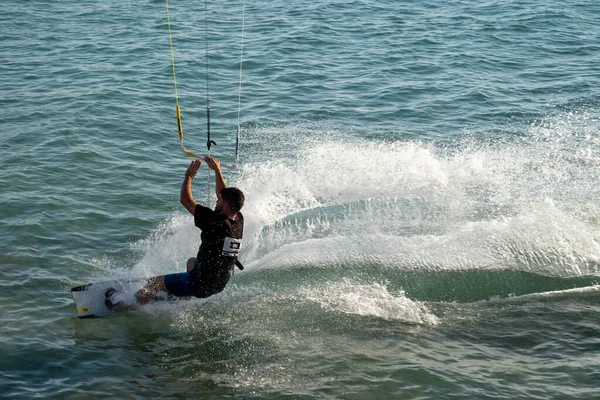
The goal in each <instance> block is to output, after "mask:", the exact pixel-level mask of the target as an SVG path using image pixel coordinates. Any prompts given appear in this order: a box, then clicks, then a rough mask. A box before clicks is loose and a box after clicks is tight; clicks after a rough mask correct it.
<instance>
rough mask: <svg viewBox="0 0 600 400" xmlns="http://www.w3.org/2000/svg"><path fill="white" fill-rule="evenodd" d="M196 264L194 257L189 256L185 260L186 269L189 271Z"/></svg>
mask: <svg viewBox="0 0 600 400" xmlns="http://www.w3.org/2000/svg"><path fill="white" fill-rule="evenodd" d="M195 265H196V259H195V258H190V259H189V260H188V261H187V266H186V271H187V272H190V271H191V270H193V269H194V266H195Z"/></svg>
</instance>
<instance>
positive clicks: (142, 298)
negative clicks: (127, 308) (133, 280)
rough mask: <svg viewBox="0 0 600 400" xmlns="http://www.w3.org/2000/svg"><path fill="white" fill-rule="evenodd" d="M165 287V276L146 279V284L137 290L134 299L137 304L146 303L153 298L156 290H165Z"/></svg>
mask: <svg viewBox="0 0 600 400" xmlns="http://www.w3.org/2000/svg"><path fill="white" fill-rule="evenodd" d="M166 291H167V287H166V286H165V276H164V275H161V276H155V277H154V278H150V279H148V281H146V285H144V287H143V288H141V289H140V290H138V292H137V293H136V294H135V299H136V300H137V302H138V303H139V304H146V303H148V302H150V300H152V299H153V298H154V295H155V294H156V293H157V292H166Z"/></svg>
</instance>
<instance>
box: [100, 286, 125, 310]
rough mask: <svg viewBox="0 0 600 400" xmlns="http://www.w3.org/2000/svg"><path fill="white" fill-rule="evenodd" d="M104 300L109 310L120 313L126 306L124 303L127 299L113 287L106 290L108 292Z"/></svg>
mask: <svg viewBox="0 0 600 400" xmlns="http://www.w3.org/2000/svg"><path fill="white" fill-rule="evenodd" d="M104 298H105V300H104V304H105V305H106V308H108V309H109V310H115V311H120V309H121V308H122V306H123V305H124V304H123V302H124V300H125V299H124V298H123V295H122V294H121V293H119V292H118V291H117V289H115V288H112V287H111V288H108V289H106V292H104Z"/></svg>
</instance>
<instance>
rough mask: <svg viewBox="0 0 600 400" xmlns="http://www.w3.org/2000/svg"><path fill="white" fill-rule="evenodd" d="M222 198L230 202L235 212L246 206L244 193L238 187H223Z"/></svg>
mask: <svg viewBox="0 0 600 400" xmlns="http://www.w3.org/2000/svg"><path fill="white" fill-rule="evenodd" d="M221 198H222V199H223V201H225V202H227V203H228V204H229V206H230V207H231V211H233V212H238V211H240V210H241V209H242V207H244V193H242V191H241V190H240V189H238V188H234V187H226V188H223V189H221Z"/></svg>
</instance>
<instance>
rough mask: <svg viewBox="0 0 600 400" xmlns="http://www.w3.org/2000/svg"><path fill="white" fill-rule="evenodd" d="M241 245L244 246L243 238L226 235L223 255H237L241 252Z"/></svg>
mask: <svg viewBox="0 0 600 400" xmlns="http://www.w3.org/2000/svg"><path fill="white" fill-rule="evenodd" d="M240 247H242V240H241V239H234V238H231V237H226V238H225V241H224V242H223V252H222V253H221V255H224V256H227V257H237V256H238V255H239V254H240Z"/></svg>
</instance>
